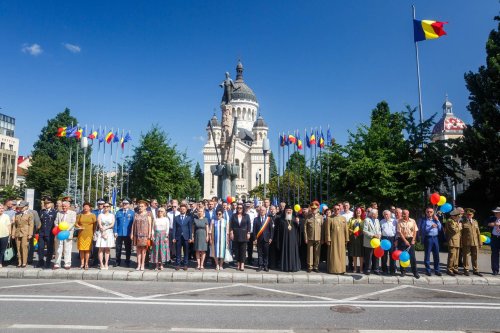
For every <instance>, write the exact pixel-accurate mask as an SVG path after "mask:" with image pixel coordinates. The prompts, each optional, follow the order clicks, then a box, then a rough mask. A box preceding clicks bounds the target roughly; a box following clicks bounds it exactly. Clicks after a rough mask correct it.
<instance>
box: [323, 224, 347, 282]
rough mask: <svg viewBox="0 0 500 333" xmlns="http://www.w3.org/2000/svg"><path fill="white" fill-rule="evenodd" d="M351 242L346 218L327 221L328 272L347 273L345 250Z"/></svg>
mask: <svg viewBox="0 0 500 333" xmlns="http://www.w3.org/2000/svg"><path fill="white" fill-rule="evenodd" d="M348 240H349V229H348V228H347V221H346V219H345V217H343V216H341V215H339V216H335V217H329V218H328V219H327V221H326V228H325V241H326V242H327V243H330V246H329V247H328V261H327V271H328V273H333V274H342V273H345V268H346V262H345V257H346V254H345V250H346V244H347V241H348Z"/></svg>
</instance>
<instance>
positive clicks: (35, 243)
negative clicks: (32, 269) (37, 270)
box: [33, 234, 39, 250]
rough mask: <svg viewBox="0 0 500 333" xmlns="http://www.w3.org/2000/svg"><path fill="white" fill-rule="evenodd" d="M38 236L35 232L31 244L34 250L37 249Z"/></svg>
mask: <svg viewBox="0 0 500 333" xmlns="http://www.w3.org/2000/svg"><path fill="white" fill-rule="evenodd" d="M38 237H39V235H38V234H36V235H35V237H34V238H35V239H33V246H34V247H35V250H38Z"/></svg>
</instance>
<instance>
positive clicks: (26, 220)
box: [13, 211, 35, 237]
mask: <svg viewBox="0 0 500 333" xmlns="http://www.w3.org/2000/svg"><path fill="white" fill-rule="evenodd" d="M34 225H35V224H34V221H33V214H31V213H29V212H28V211H24V213H19V214H16V217H15V219H14V232H13V234H14V237H29V236H33V227H34Z"/></svg>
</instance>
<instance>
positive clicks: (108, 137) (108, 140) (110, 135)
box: [106, 131, 115, 143]
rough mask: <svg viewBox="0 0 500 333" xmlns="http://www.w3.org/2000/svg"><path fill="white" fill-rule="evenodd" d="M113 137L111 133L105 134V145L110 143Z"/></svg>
mask: <svg viewBox="0 0 500 333" xmlns="http://www.w3.org/2000/svg"><path fill="white" fill-rule="evenodd" d="M114 136H115V135H114V134H113V132H112V131H109V133H108V134H106V143H111V141H112V140H113V138H114Z"/></svg>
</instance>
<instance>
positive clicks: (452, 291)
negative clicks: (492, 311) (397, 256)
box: [409, 286, 500, 299]
mask: <svg viewBox="0 0 500 333" xmlns="http://www.w3.org/2000/svg"><path fill="white" fill-rule="evenodd" d="M409 287H411V288H415V289H424V290H433V291H442V292H445V293H451V294H458V295H464V296H474V297H483V298H490V299H500V297H495V296H488V295H478V294H472V293H464V292H462V291H454V290H445V289H435V288H424V287H417V286H409ZM429 287H430V286H429Z"/></svg>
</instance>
